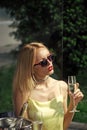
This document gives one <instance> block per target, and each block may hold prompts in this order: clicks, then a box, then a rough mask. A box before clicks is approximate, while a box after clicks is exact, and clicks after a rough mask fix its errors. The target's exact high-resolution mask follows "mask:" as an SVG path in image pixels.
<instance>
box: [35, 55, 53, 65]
mask: <svg viewBox="0 0 87 130" xmlns="http://www.w3.org/2000/svg"><path fill="white" fill-rule="evenodd" d="M48 60H49V61H52V62H53V61H54V55H53V54H50V55H49V56H48V57H47V59H43V60H42V61H40V62H39V63H37V64H34V66H37V65H41V67H46V66H47V64H48Z"/></svg>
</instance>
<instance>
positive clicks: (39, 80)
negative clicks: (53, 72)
mask: <svg viewBox="0 0 87 130" xmlns="http://www.w3.org/2000/svg"><path fill="white" fill-rule="evenodd" d="M48 78H49V75H47V76H45V77H42V78H39V77H36V76H35V75H33V80H34V81H35V83H36V84H38V83H44V82H46V81H47V80H48Z"/></svg>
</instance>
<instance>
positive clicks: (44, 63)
mask: <svg viewBox="0 0 87 130" xmlns="http://www.w3.org/2000/svg"><path fill="white" fill-rule="evenodd" d="M40 64H41V66H42V67H44V66H47V64H48V61H47V60H43V61H41V62H40Z"/></svg>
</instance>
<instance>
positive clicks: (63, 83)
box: [58, 80, 68, 89]
mask: <svg viewBox="0 0 87 130" xmlns="http://www.w3.org/2000/svg"><path fill="white" fill-rule="evenodd" d="M58 83H59V85H60V86H61V87H62V88H63V89H67V88H68V86H67V83H66V82H65V81H63V80H59V81H58Z"/></svg>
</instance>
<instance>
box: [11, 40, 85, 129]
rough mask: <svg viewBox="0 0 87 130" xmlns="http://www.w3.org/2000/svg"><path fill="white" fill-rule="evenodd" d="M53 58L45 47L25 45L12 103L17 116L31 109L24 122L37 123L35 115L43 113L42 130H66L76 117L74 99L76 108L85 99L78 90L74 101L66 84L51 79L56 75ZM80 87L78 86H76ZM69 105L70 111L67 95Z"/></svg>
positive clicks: (19, 57) (20, 58) (19, 60)
mask: <svg viewBox="0 0 87 130" xmlns="http://www.w3.org/2000/svg"><path fill="white" fill-rule="evenodd" d="M53 72H54V68H53V55H52V54H51V52H50V51H49V50H48V48H47V47H46V46H45V45H43V44H42V43H37V42H32V43H30V44H26V45H24V47H22V49H21V50H20V52H19V55H18V62H17V68H16V72H15V76H14V80H13V95H14V96H13V100H14V111H15V114H16V116H18V115H19V113H20V111H21V108H22V106H23V104H24V103H25V102H28V109H27V111H26V113H25V118H28V119H30V120H32V121H34V119H35V118H34V113H38V112H39V111H40V112H41V113H42V121H43V128H42V130H67V128H68V126H69V124H70V122H71V121H72V118H73V115H74V113H70V110H72V108H73V98H74V99H75V104H76V105H77V104H78V103H79V102H80V101H81V99H82V98H83V94H82V92H81V91H80V89H78V88H77V90H76V92H75V94H74V97H73V95H72V94H71V92H68V87H67V84H66V83H65V82H64V81H59V80H55V79H53V78H52V77H50V75H51V74H53ZM76 86H77V87H78V84H77V85H76ZM68 93H69V96H70V103H69V106H68V108H67V95H68Z"/></svg>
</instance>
